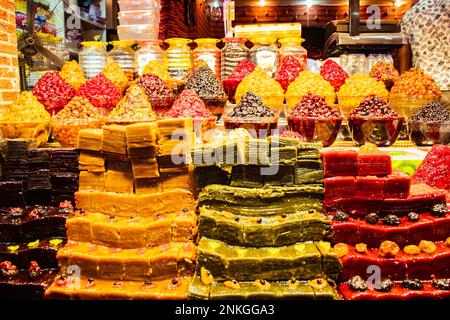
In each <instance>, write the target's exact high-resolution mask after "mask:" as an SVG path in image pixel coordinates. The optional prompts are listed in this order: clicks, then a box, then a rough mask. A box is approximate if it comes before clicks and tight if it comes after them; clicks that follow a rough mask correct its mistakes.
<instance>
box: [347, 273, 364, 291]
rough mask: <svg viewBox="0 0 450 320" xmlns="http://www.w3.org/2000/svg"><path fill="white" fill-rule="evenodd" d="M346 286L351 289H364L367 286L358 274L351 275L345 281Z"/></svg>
mask: <svg viewBox="0 0 450 320" xmlns="http://www.w3.org/2000/svg"><path fill="white" fill-rule="evenodd" d="M347 283H348V286H349V287H350V289H352V290H353V291H366V290H367V289H368V288H369V287H368V286H367V282H366V280H364V279H363V278H361V277H360V276H353V277H351V278H350V280H348V281H347Z"/></svg>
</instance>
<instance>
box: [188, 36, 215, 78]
mask: <svg viewBox="0 0 450 320" xmlns="http://www.w3.org/2000/svg"><path fill="white" fill-rule="evenodd" d="M194 41H195V43H196V44H197V45H198V47H197V48H195V49H194V50H193V51H192V56H193V58H194V61H197V60H203V61H205V62H206V64H207V65H208V66H209V67H210V68H211V70H212V71H214V73H215V74H216V75H217V77H218V78H220V54H221V51H220V49H219V48H217V47H216V44H217V43H218V42H219V41H220V40H218V39H210V38H203V39H197V40H194Z"/></svg>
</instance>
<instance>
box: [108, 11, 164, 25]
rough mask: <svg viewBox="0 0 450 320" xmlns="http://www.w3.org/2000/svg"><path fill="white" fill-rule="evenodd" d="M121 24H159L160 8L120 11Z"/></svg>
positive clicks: (118, 15)
mask: <svg viewBox="0 0 450 320" xmlns="http://www.w3.org/2000/svg"><path fill="white" fill-rule="evenodd" d="M117 17H118V19H119V23H120V24H121V25H132V24H133V25H135V24H154V25H159V21H160V15H159V10H136V11H120V12H119V13H118V14H117Z"/></svg>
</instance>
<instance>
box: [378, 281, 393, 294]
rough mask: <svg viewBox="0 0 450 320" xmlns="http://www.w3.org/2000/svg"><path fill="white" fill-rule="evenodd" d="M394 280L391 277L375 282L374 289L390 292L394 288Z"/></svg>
mask: <svg viewBox="0 0 450 320" xmlns="http://www.w3.org/2000/svg"><path fill="white" fill-rule="evenodd" d="M393 285H394V282H393V281H392V280H390V279H386V280H382V281H380V282H378V283H376V284H375V287H374V289H375V290H376V291H380V292H389V291H391V290H392V286H393Z"/></svg>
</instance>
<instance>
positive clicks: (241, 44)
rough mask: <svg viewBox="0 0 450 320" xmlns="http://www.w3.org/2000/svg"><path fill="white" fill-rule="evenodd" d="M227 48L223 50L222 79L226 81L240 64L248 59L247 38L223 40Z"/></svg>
mask: <svg viewBox="0 0 450 320" xmlns="http://www.w3.org/2000/svg"><path fill="white" fill-rule="evenodd" d="M222 41H223V42H225V47H224V48H223V49H222V61H221V67H222V70H221V78H222V80H225V79H226V78H227V77H228V76H229V75H230V74H231V73H232V72H233V70H234V69H235V68H236V67H237V65H238V64H239V62H241V61H242V60H246V59H248V48H247V47H246V46H245V42H246V41H247V39H246V38H232V37H229V38H223V39H222Z"/></svg>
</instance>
